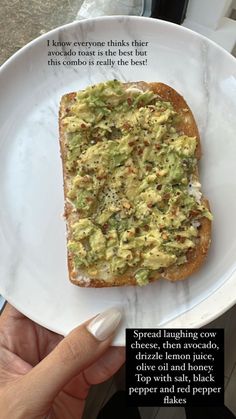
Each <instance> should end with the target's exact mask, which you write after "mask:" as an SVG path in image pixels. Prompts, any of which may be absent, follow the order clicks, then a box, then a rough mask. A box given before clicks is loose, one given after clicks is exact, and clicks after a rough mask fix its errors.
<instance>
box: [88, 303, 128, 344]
mask: <svg viewBox="0 0 236 419" xmlns="http://www.w3.org/2000/svg"><path fill="white" fill-rule="evenodd" d="M121 317H122V314H121V311H120V310H119V309H118V308H110V309H109V310H106V311H104V312H103V313H101V314H99V315H98V316H97V317H95V319H93V320H92V321H91V322H90V323H89V324H88V326H87V329H88V331H89V332H90V333H91V334H92V335H93V336H94V337H95V338H96V339H98V340H100V341H102V340H106V339H107V338H108V337H109V336H111V335H112V333H113V332H114V331H115V330H116V328H117V326H118V324H119V323H120V320H121Z"/></svg>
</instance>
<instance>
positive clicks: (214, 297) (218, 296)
mask: <svg viewBox="0 0 236 419" xmlns="http://www.w3.org/2000/svg"><path fill="white" fill-rule="evenodd" d="M119 19H124V20H126V21H142V22H145V23H146V24H148V22H152V23H154V22H155V24H157V25H159V26H165V27H168V26H169V27H171V28H175V29H176V30H177V31H180V32H185V33H187V34H189V35H190V36H193V37H195V38H198V39H201V40H203V41H205V42H206V43H207V44H210V45H212V46H213V47H214V48H216V49H217V50H219V51H221V53H223V54H224V55H226V56H228V58H230V60H231V61H232V63H235V60H236V59H235V57H233V55H231V54H230V53H229V52H228V51H226V50H225V49H224V48H223V47H221V46H220V45H218V44H217V43H216V42H214V41H212V40H210V39H208V38H207V37H205V36H204V35H201V34H199V33H197V32H195V31H193V30H191V29H189V28H186V27H183V26H180V25H177V24H175V23H172V22H167V21H163V20H160V19H154V18H147V17H143V16H127V15H115V16H99V17H96V18H89V19H84V20H75V21H73V22H70V23H66V24H64V25H61V26H58V27H56V28H53V29H52V30H50V31H48V32H46V33H44V34H41V35H40V36H38V37H36V38H34V39H33V40H31V41H30V42H28V43H27V44H26V45H24V46H23V47H22V48H20V49H19V50H18V51H16V52H15V53H14V54H13V55H11V56H10V57H9V58H8V59H7V60H6V61H5V62H4V63H3V64H2V65H1V67H0V79H1V76H2V74H3V73H4V72H5V71H6V70H7V69H8V67H9V66H10V65H12V64H13V63H14V61H15V60H17V58H18V57H19V56H20V55H22V54H24V52H25V51H26V50H28V49H30V48H31V47H34V46H35V45H37V44H38V43H40V42H41V41H43V40H44V39H47V37H49V36H52V35H53V34H56V33H58V32H60V31H61V30H64V29H68V28H73V27H77V26H81V25H87V24H90V23H92V22H100V21H106V22H109V21H114V20H115V21H118V20H119ZM147 19H148V20H147ZM235 281H236V272H235V271H234V272H232V273H231V274H230V276H229V277H228V279H226V280H225V281H224V283H223V284H222V285H220V286H219V287H218V288H217V289H216V290H215V291H214V292H213V293H212V294H211V295H210V296H208V297H205V298H204V299H203V300H202V301H201V302H200V303H198V304H196V305H195V306H193V307H192V308H191V309H188V310H186V311H185V312H184V313H182V314H180V315H178V316H176V317H175V318H173V319H171V320H169V321H167V322H166V323H164V324H163V325H162V326H159V327H161V328H171V327H180V326H176V325H175V324H176V323H177V320H180V321H186V318H188V316H189V315H190V316H192V315H193V316H194V321H192V322H191V325H190V326H187V327H191V328H193V327H198V328H200V327H202V326H204V325H206V324H208V323H210V322H212V321H213V320H215V319H216V318H218V317H220V316H221V315H222V314H223V313H225V312H226V311H227V310H229V309H230V308H231V307H232V306H233V305H234V304H235V303H236V295H235V296H234V293H230V292H229V289H231V288H232V286H233V285H235ZM0 293H1V295H2V296H3V297H4V298H5V299H6V300H7V301H8V302H9V303H10V304H11V302H13V301H12V299H11V297H10V298H8V295H7V293H4V292H3V293H2V287H1V282H0ZM222 294H223V297H224V298H222ZM226 295H228V298H227V299H226V298H225V297H226ZM13 300H14V298H13ZM216 301H217V303H218V305H217V307H218V308H217V309H215V310H213V311H212V312H211V313H208V317H207V318H205V319H203V318H201V319H198V317H197V316H196V313H195V312H197V313H198V312H199V311H202V309H203V308H204V307H206V306H209V305H211V304H212V303H214V305H213V307H214V306H216ZM226 301H227V304H226ZM12 305H14V307H16V308H17V309H18V310H19V311H21V313H23V314H24V315H25V316H27V317H29V318H30V319H32V320H33V321H35V322H37V323H39V324H40V325H42V326H43V327H46V328H48V325H46V324H45V322H44V321H39V320H38V319H37V318H35V317H34V316H32V315H31V314H30V316H28V315H27V310H25V309H24V308H23V309H22V308H21V303H19V304H18V302H17V304H15V302H14V304H12ZM219 307H220V310H219ZM36 317H37V316H36ZM181 327H184V326H181ZM50 330H52V331H54V332H56V333H60V334H61V331H60V330H59V329H57V328H51V326H50ZM124 343H125V341H124V339H123V336H120V338H118V339H116V340H115V342H114V344H115V345H118V346H124Z"/></svg>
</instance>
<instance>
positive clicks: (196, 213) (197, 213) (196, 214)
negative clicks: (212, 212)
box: [189, 210, 200, 218]
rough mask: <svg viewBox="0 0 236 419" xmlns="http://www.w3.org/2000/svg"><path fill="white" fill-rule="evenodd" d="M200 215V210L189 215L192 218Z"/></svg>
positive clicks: (192, 211)
mask: <svg viewBox="0 0 236 419" xmlns="http://www.w3.org/2000/svg"><path fill="white" fill-rule="evenodd" d="M199 214H200V211H198V210H191V211H190V213H189V216H190V218H194V217H197V216H198V215H199Z"/></svg>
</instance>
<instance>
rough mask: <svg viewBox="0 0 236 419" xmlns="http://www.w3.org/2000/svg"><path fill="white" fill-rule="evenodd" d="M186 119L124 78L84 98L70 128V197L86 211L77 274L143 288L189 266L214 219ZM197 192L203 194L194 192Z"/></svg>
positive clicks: (67, 121)
mask: <svg viewBox="0 0 236 419" xmlns="http://www.w3.org/2000/svg"><path fill="white" fill-rule="evenodd" d="M179 118H180V116H179V115H178V114H177V113H176V112H175V111H174V109H173V107H172V105H171V103H169V102H165V101H163V100H161V99H160V98H159V97H158V96H157V95H155V94H154V93H153V92H152V91H145V92H144V91H142V90H140V89H139V88H138V87H130V88H127V87H125V86H124V85H123V84H122V83H120V82H119V81H117V80H113V81H108V82H106V83H100V84H98V85H95V86H91V87H88V88H87V89H86V90H84V91H81V92H79V93H77V96H76V98H75V100H74V102H73V104H69V105H68V108H67V109H66V115H65V117H64V119H63V124H64V127H65V130H66V150H67V151H66V152H67V155H66V162H67V163H66V170H67V172H68V174H69V176H70V177H71V184H70V188H69V190H68V191H67V199H68V200H69V201H70V202H71V203H72V204H73V207H74V211H75V212H78V214H79V220H78V221H75V222H74V223H72V225H71V230H72V236H71V240H70V241H69V243H68V250H69V253H70V254H71V255H72V260H73V263H74V269H75V270H77V269H80V270H83V269H86V272H87V273H88V275H89V276H91V277H98V278H99V277H100V278H101V272H103V273H104V275H103V277H102V278H101V279H105V280H108V281H109V280H111V281H112V277H114V276H116V277H117V276H119V275H122V274H124V273H129V272H132V273H133V275H134V276H135V278H136V281H137V283H138V284H139V285H145V284H147V283H148V279H149V278H150V276H151V275H152V274H153V273H154V272H161V270H163V268H166V267H168V266H170V265H172V264H177V265H181V264H183V263H185V262H186V260H187V259H186V254H187V252H188V251H189V250H190V249H192V248H194V247H195V246H196V243H197V240H198V239H197V236H198V228H197V227H198V225H199V223H198V219H200V218H202V217H203V216H205V217H208V218H210V219H211V214H210V213H209V211H208V210H207V208H205V207H204V205H203V204H202V203H201V201H200V198H201V194H200V192H199V187H200V184H199V183H198V182H197V179H195V177H194V173H195V169H196V165H197V160H196V158H195V149H196V146H197V140H196V138H195V137H188V136H186V135H184V134H183V133H181V132H178V131H177V130H176V128H175V127H176V124H177V123H178V121H179ZM194 190H195V192H196V193H194Z"/></svg>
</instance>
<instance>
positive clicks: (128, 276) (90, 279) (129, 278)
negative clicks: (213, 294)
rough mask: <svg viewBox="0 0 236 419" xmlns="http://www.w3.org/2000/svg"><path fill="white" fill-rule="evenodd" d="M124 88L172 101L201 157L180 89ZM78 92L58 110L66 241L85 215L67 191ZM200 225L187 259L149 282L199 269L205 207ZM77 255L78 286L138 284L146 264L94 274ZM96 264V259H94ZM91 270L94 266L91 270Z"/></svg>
mask: <svg viewBox="0 0 236 419" xmlns="http://www.w3.org/2000/svg"><path fill="white" fill-rule="evenodd" d="M123 86H124V88H125V89H130V88H131V89H132V88H134V89H140V90H142V91H152V92H153V93H154V94H155V95H157V97H158V100H160V101H163V102H169V103H170V104H171V106H172V107H173V110H174V111H175V112H176V114H177V116H178V118H177V122H175V128H176V131H177V133H180V134H181V135H185V136H188V137H195V138H196V148H195V151H194V153H195V158H196V159H197V160H199V159H200V157H201V144H200V136H199V132H198V128H197V125H196V122H195V120H194V116H193V114H192V112H191V110H190V108H189V106H188V105H187V103H186V102H185V100H184V98H183V97H182V96H181V95H180V94H179V93H177V92H176V91H175V90H174V89H173V88H171V87H169V86H167V85H165V84H163V83H146V82H143V81H140V82H132V83H125V84H123ZM76 95H77V94H76V93H75V92H73V93H69V94H66V95H64V96H63V97H62V99H61V105H60V112H59V131H60V149H61V157H62V162H63V165H62V166H63V178H64V195H65V219H66V224H67V241H68V242H69V241H70V240H71V239H72V225H74V224H75V223H76V222H77V221H78V220H79V219H80V218H81V217H82V218H83V212H81V211H80V210H78V209H76V208H75V206H74V204H73V202H71V200H70V199H68V192H69V189H70V188H71V184H72V181H73V177H74V176H75V175H76V172H75V173H71V172H70V170H68V168H67V166H66V162H67V160H68V132H67V124H65V123H64V122H65V119H66V118H67V117H68V115H70V116H73V104H74V103H75V102H76V97H77V96H76ZM193 175H194V177H195V179H196V178H197V179H198V178H199V176H198V167H197V165H195V168H194V172H193ZM200 203H201V204H202V206H203V207H205V209H208V210H210V208H209V203H208V201H207V199H206V198H204V197H201V198H200ZM197 223H198V228H197V237H196V238H195V239H194V240H195V245H194V247H191V248H190V249H189V250H188V251H186V254H185V256H186V261H185V262H184V263H181V264H177V263H172V264H170V266H167V267H164V268H160V269H156V270H155V269H152V270H151V271H150V274H149V278H148V282H152V281H155V280H157V279H159V278H165V279H168V280H171V281H176V280H182V279H185V278H187V277H188V276H190V275H191V274H193V273H194V272H196V271H197V270H198V269H199V268H200V266H201V265H202V263H203V261H204V259H205V257H206V255H207V251H208V248H209V245H210V241H211V217H210V216H207V215H206V211H205V213H204V214H202V216H201V217H200V218H199V214H198V219H197ZM74 259H75V257H74V254H73V252H70V251H69V250H68V269H69V278H70V280H71V282H72V283H74V284H76V285H79V286H86V287H111V286H122V285H137V280H136V277H135V273H136V272H137V270H138V269H140V268H143V265H142V260H140V261H139V263H138V264H137V265H135V266H131V267H130V266H129V268H128V269H126V270H125V272H123V273H119V274H118V275H117V274H114V273H110V272H109V273H106V275H105V276H104V274H103V273H102V272H101V271H99V270H98V271H97V272H96V269H95V273H93V274H92V275H91V273H89V270H88V268H87V267H86V266H82V267H81V268H80V267H75V260H74ZM95 265H96V263H95ZM90 271H91V270H90Z"/></svg>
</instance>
